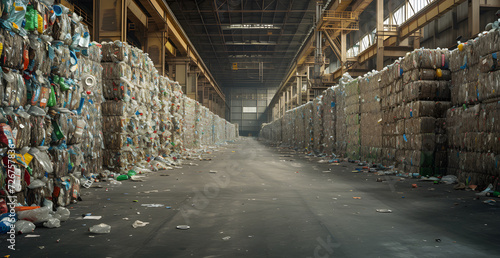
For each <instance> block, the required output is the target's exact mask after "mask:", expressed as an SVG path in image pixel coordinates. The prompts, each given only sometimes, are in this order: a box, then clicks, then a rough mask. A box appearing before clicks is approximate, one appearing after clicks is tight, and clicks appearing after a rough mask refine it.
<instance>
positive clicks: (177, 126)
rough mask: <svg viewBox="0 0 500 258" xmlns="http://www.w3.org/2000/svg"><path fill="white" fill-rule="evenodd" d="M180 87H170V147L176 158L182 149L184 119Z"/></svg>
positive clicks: (175, 84)
mask: <svg viewBox="0 0 500 258" xmlns="http://www.w3.org/2000/svg"><path fill="white" fill-rule="evenodd" d="M182 95H183V93H182V86H181V85H180V84H179V83H178V82H175V83H174V84H173V85H172V99H171V102H172V109H171V110H170V111H171V112H172V123H173V131H172V146H173V149H172V151H173V153H172V154H173V155H174V156H176V157H178V156H179V155H180V154H181V152H182V149H183V142H182V131H183V128H184V120H183V119H184V117H183V116H182Z"/></svg>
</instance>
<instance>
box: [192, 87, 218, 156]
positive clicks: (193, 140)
mask: <svg viewBox="0 0 500 258" xmlns="http://www.w3.org/2000/svg"><path fill="white" fill-rule="evenodd" d="M183 105H184V109H183V111H184V131H183V137H184V138H183V141H184V146H186V148H194V147H197V146H196V139H195V137H196V135H197V133H196V120H197V119H196V101H195V100H192V99H190V98H187V97H185V98H184V99H183ZM224 133H225V127H224Z"/></svg>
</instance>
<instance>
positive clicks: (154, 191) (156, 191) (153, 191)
mask: <svg viewBox="0 0 500 258" xmlns="http://www.w3.org/2000/svg"><path fill="white" fill-rule="evenodd" d="M158 192H159V191H158V190H150V191H144V192H143V193H158Z"/></svg>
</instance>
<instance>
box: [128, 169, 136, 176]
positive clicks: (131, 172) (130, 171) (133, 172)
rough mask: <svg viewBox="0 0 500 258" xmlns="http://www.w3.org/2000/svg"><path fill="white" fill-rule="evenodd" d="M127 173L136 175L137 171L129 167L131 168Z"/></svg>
mask: <svg viewBox="0 0 500 258" xmlns="http://www.w3.org/2000/svg"><path fill="white" fill-rule="evenodd" d="M127 175H128V176H129V177H132V176H135V175H137V172H135V171H134V170H133V169H131V170H129V171H128V173H127Z"/></svg>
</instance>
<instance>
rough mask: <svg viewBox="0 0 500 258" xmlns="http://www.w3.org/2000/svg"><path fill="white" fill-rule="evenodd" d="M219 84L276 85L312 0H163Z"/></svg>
mask: <svg viewBox="0 0 500 258" xmlns="http://www.w3.org/2000/svg"><path fill="white" fill-rule="evenodd" d="M166 2H167V4H168V5H169V7H170V8H171V10H172V11H173V12H174V14H175V16H176V18H177V20H178V21H179V22H180V24H181V25H182V27H183V29H184V31H185V32H186V34H187V35H188V37H189V38H190V40H191V41H192V42H193V44H194V46H195V48H196V50H197V51H198V53H199V54H200V56H201V57H202V59H203V60H204V62H205V63H206V64H207V66H208V68H209V70H210V72H211V73H212V74H213V76H214V78H215V79H216V81H217V82H218V84H219V85H220V86H222V87H223V88H225V87H248V86H251V87H268V88H277V87H278V86H279V84H280V82H281V81H282V80H283V78H284V77H285V75H286V72H287V71H288V68H289V67H290V64H291V63H292V60H293V59H294V57H295V55H296V53H297V52H298V50H299V48H300V46H301V44H302V43H303V42H304V39H305V37H306V36H307V34H308V33H309V32H310V30H311V28H312V26H313V22H314V14H315V6H316V1H298V0H166Z"/></svg>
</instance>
